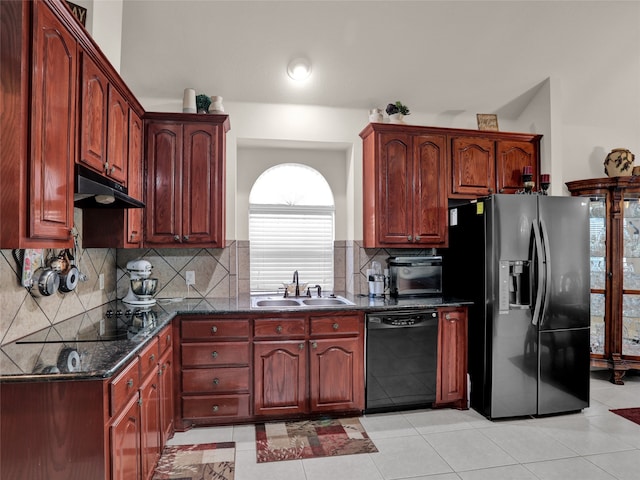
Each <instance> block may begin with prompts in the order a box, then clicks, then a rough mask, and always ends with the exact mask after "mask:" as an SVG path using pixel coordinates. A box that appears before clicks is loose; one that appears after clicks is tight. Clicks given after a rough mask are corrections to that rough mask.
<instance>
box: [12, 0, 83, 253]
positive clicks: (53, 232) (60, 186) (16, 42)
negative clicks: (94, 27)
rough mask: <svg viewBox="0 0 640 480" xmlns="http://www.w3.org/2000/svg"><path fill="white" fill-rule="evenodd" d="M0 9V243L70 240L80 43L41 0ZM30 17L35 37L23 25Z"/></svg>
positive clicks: (62, 244)
mask: <svg viewBox="0 0 640 480" xmlns="http://www.w3.org/2000/svg"><path fill="white" fill-rule="evenodd" d="M1 9H2V10H1V12H2V32H3V34H2V44H1V47H0V48H1V49H2V105H3V114H2V125H1V127H2V132H3V139H2V155H1V162H2V163H1V165H2V172H1V173H2V174H1V175H0V178H1V180H0V189H1V190H2V191H3V195H2V199H1V204H0V209H1V210H2V222H1V227H0V231H1V238H0V247H1V248H30V247H49V248H63V247H68V246H71V245H72V236H71V229H72V227H73V184H74V182H73V180H74V177H73V175H74V171H73V165H74V159H75V152H76V150H75V145H76V136H75V131H76V85H77V72H76V70H77V42H76V39H75V38H74V36H73V35H72V34H71V33H70V31H69V29H68V28H67V26H66V25H65V24H64V23H63V22H62V21H61V20H60V19H59V18H58V16H57V15H56V14H54V12H53V11H52V10H51V9H50V8H49V6H48V5H47V4H45V3H43V2H40V1H36V2H2V3H1ZM30 12H31V15H30ZM29 22H31V26H30V31H29V34H30V36H29V35H28V34H26V32H24V31H23V30H22V28H25V29H27V28H28V27H27V26H28V25H29ZM21 27H22V28H21ZM30 40H32V49H31V50H30V49H29V41H30ZM9 192H12V193H11V195H8V193H9ZM5 193H6V194H5Z"/></svg>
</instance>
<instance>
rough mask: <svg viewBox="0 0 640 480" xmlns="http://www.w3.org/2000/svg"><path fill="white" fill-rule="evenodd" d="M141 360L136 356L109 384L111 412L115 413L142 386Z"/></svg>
mask: <svg viewBox="0 0 640 480" xmlns="http://www.w3.org/2000/svg"><path fill="white" fill-rule="evenodd" d="M139 366H140V362H139V360H138V358H137V357H136V359H135V360H133V361H132V362H131V363H130V364H129V366H128V367H127V368H125V369H124V370H123V371H122V372H121V373H120V374H118V376H117V377H116V378H114V379H113V380H112V381H111V383H110V384H109V397H110V414H111V415H115V414H116V413H117V412H118V411H119V410H120V409H121V408H122V407H123V406H124V405H125V404H126V403H127V401H128V400H129V399H130V398H131V396H132V395H133V394H134V393H136V392H137V391H138V387H139V386H140V372H139V371H138V369H139Z"/></svg>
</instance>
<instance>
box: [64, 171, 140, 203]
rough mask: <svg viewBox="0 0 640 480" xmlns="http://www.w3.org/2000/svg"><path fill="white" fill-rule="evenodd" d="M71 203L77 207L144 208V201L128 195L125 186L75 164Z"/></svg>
mask: <svg viewBox="0 0 640 480" xmlns="http://www.w3.org/2000/svg"><path fill="white" fill-rule="evenodd" d="M74 192H75V193H74V196H73V204H74V206H75V207H78V208H144V203H142V202H141V201H140V200H136V199H135V198H133V197H130V196H129V195H128V194H127V193H128V190H127V187H123V186H122V185H120V184H119V183H117V182H114V181H113V180H109V179H108V178H106V177H103V176H102V175H100V174H98V173H96V172H94V171H92V170H89V169H88V168H87V167H85V166H83V165H76V181H75V191H74Z"/></svg>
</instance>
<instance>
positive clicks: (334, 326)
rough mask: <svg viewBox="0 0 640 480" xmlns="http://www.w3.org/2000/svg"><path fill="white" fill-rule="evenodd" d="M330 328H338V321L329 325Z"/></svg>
mask: <svg viewBox="0 0 640 480" xmlns="http://www.w3.org/2000/svg"><path fill="white" fill-rule="evenodd" d="M331 328H333V329H334V330H338V328H340V325H338V323H334V324H333V325H331Z"/></svg>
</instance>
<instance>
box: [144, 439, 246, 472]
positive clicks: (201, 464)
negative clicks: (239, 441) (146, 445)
mask: <svg viewBox="0 0 640 480" xmlns="http://www.w3.org/2000/svg"><path fill="white" fill-rule="evenodd" d="M235 458H236V444H235V442H224V443H203V444H199V445H170V446H166V447H164V450H162V456H161V457H160V460H159V461H158V466H157V467H156V470H155V472H154V474H153V480H168V479H174V480H233V474H234V471H235Z"/></svg>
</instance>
